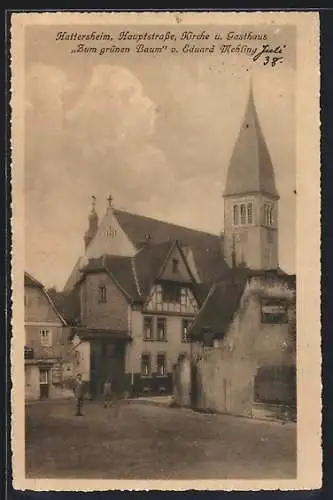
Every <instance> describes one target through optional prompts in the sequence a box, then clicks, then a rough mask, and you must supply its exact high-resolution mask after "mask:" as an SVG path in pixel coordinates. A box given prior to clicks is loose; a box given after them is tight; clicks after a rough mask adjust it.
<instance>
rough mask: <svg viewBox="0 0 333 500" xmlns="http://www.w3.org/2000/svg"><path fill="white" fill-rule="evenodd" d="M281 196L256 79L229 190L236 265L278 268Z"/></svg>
mask: <svg viewBox="0 0 333 500" xmlns="http://www.w3.org/2000/svg"><path fill="white" fill-rule="evenodd" d="M278 199H279V194H278V192H277V189H276V183H275V173H274V168H273V163H272V160H271V157H270V154H269V151H268V148H267V145H266V141H265V138H264V135H263V132H262V129H261V126H260V122H259V118H258V113H257V110H256V107H255V103H254V96H253V87H252V82H251V84H250V91H249V98H248V103H247V107H246V111H245V115H244V118H243V122H242V125H241V128H240V131H239V135H238V139H237V141H236V144H235V147H234V150H233V153H232V156H231V160H230V164H229V169H228V173H227V179H226V186H225V191H224V256H225V259H226V261H227V263H228V264H229V266H230V267H232V266H234V265H235V263H236V265H245V266H246V267H249V268H251V269H273V268H276V267H278V237H277V230H278V220H277V217H278V206H277V205H278Z"/></svg>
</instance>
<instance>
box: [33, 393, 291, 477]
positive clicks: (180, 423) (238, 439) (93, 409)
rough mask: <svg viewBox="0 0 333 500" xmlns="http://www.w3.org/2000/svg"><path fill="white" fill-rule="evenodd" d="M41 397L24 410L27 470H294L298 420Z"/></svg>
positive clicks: (224, 473)
mask: <svg viewBox="0 0 333 500" xmlns="http://www.w3.org/2000/svg"><path fill="white" fill-rule="evenodd" d="M74 409H75V408H74V401H71V400H69V401H44V402H43V401H37V402H34V403H32V404H29V405H27V410H26V417H27V418H26V421H27V424H26V429H27V430H26V432H27V434H26V476H27V477H28V478H85V479H89V478H94V479H233V478H237V479H270V478H281V479H282V478H293V477H295V475H296V425H295V424H291V423H288V424H282V423H272V422H264V421H258V420H257V421H256V420H249V419H245V418H237V417H232V416H228V415H213V414H202V413H195V412H192V411H191V410H187V409H179V408H168V407H163V406H157V405H153V404H142V403H141V402H137V401H134V400H132V401H122V402H120V403H119V409H118V411H116V410H115V409H114V408H108V409H104V408H103V405H102V404H101V403H97V402H86V403H85V406H84V408H83V412H84V416H82V417H76V416H74Z"/></svg>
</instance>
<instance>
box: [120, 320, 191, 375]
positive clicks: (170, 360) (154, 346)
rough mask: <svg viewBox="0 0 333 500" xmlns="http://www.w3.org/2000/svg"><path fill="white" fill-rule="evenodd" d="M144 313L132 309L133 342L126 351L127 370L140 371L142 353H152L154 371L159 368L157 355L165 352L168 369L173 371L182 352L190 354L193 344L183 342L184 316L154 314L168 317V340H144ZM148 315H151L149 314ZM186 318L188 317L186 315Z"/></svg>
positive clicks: (170, 371) (128, 371) (169, 371)
mask: <svg viewBox="0 0 333 500" xmlns="http://www.w3.org/2000/svg"><path fill="white" fill-rule="evenodd" d="M144 316H145V315H144V314H142V312H141V311H132V322H131V323H132V332H131V334H132V337H133V342H131V343H130V344H129V345H128V348H127V353H126V365H125V366H126V368H125V369H126V372H127V373H131V372H132V371H133V372H134V373H140V371H141V355H142V354H151V365H152V372H156V370H157V355H158V354H163V353H164V354H165V355H166V363H167V371H168V373H172V371H173V365H174V364H176V363H177V360H178V356H179V355H180V354H187V353H188V354H189V353H190V350H191V345H190V343H189V342H182V318H181V317H179V316H163V315H162V314H161V315H160V316H159V315H154V317H155V318H156V319H157V318H160V317H161V318H162V317H164V318H166V321H167V340H166V341H157V340H144V335H143V321H144ZM147 316H151V315H149V314H147ZM186 319H188V318H187V317H186Z"/></svg>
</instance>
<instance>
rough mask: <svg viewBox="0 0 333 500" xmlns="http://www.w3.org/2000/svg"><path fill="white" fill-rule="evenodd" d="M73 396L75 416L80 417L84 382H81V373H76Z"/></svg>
mask: <svg viewBox="0 0 333 500" xmlns="http://www.w3.org/2000/svg"><path fill="white" fill-rule="evenodd" d="M74 394H75V400H76V414H75V415H76V416H78V417H81V416H82V413H81V408H82V405H83V398H84V382H83V380H82V375H81V373H78V374H77V376H76V380H75V385H74Z"/></svg>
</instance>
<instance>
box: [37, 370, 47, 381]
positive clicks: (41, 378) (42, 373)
mask: <svg viewBox="0 0 333 500" xmlns="http://www.w3.org/2000/svg"><path fill="white" fill-rule="evenodd" d="M39 383H40V384H41V385H47V384H48V383H49V372H48V371H47V370H39Z"/></svg>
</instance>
